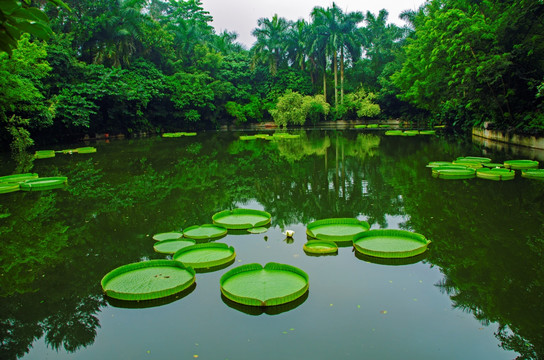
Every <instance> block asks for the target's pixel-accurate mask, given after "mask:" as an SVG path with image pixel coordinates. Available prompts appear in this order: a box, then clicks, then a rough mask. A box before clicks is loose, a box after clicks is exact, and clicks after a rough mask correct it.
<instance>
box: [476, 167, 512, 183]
mask: <svg viewBox="0 0 544 360" xmlns="http://www.w3.org/2000/svg"><path fill="white" fill-rule="evenodd" d="M515 176H516V172H515V171H513V170H510V169H501V168H493V169H489V168H481V169H478V170H476V177H478V178H480V179H488V180H497V181H499V180H513V179H514V177H515Z"/></svg>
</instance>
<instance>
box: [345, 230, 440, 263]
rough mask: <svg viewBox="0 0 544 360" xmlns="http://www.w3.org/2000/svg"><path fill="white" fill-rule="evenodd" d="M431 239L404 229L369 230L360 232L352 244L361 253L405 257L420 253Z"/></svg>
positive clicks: (425, 248)
mask: <svg viewBox="0 0 544 360" xmlns="http://www.w3.org/2000/svg"><path fill="white" fill-rule="evenodd" d="M430 242H431V241H430V240H427V239H426V238H425V236H423V235H421V234H418V233H414V232H411V231H406V230H386V229H379V230H370V231H367V232H364V233H362V234H360V235H359V236H358V237H357V238H356V239H355V240H354V241H353V246H354V247H355V249H356V250H357V251H359V252H360V253H362V254H365V255H369V256H375V257H380V258H406V257H410V256H415V255H419V254H422V253H423V252H425V250H427V246H428V245H429V243H430Z"/></svg>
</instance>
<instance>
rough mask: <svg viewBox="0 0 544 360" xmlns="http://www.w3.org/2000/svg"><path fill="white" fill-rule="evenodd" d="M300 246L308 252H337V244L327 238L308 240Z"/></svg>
mask: <svg viewBox="0 0 544 360" xmlns="http://www.w3.org/2000/svg"><path fill="white" fill-rule="evenodd" d="M302 248H303V249H304V251H305V252H307V253H310V254H336V253H337V252H338V245H336V243H335V242H334V241H329V240H309V241H308V242H307V243H306V244H304V245H303V247H302Z"/></svg>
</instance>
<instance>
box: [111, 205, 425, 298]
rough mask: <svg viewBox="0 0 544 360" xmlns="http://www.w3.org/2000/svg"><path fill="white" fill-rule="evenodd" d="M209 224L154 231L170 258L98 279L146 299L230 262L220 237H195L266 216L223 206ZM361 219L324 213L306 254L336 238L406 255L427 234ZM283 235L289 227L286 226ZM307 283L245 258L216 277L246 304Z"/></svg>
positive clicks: (259, 228)
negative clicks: (245, 261) (372, 225)
mask: <svg viewBox="0 0 544 360" xmlns="http://www.w3.org/2000/svg"><path fill="white" fill-rule="evenodd" d="M212 220H213V224H204V225H197V226H191V227H189V228H186V229H185V230H184V231H181V230H180V231H174V232H167V233H160V234H155V235H154V236H153V239H154V240H155V241H157V242H156V243H155V245H154V250H155V251H156V252H158V253H161V254H168V255H169V256H171V257H172V259H171V260H168V259H164V260H149V261H144V262H139V263H133V264H128V265H124V266H121V267H118V268H116V269H114V270H112V271H110V272H109V273H108V274H106V275H105V276H104V277H103V279H102V281H101V285H102V289H103V290H104V293H105V294H106V295H107V296H109V297H112V298H115V299H120V300H138V301H139V300H152V299H157V298H161V297H166V296H170V295H173V294H176V293H178V292H180V291H183V290H185V289H188V288H189V287H191V286H192V285H193V284H194V283H195V278H196V273H197V272H204V271H214V270H218V269H223V268H225V267H227V266H229V265H231V264H232V263H233V262H234V260H235V258H236V252H235V250H234V248H233V247H232V246H228V245H227V244H224V243H214V242H213V243H212V242H206V243H198V242H200V241H207V240H210V239H214V240H217V239H219V238H221V237H223V236H225V235H226V234H227V232H228V231H231V232H233V233H236V232H237V231H248V232H252V233H261V232H264V231H266V230H267V226H268V225H269V223H270V221H271V215H270V214H269V213H268V212H265V211H260V210H252V209H234V210H225V211H221V212H219V213H216V214H215V215H213V216H212ZM369 228H370V225H369V224H368V223H367V222H366V221H359V220H357V219H346V218H340V219H324V220H317V221H314V222H312V223H311V224H309V225H308V227H307V231H306V233H307V235H308V238H309V240H308V241H307V242H306V243H305V244H304V246H303V249H304V251H305V252H307V253H310V254H318V255H322V254H330V253H333V252H337V251H338V244H346V243H348V244H353V246H354V248H355V249H356V250H357V251H358V252H360V253H362V254H365V255H368V256H373V257H377V258H406V257H413V256H416V255H419V254H422V253H423V252H425V250H426V249H427V245H428V244H429V243H430V241H429V240H427V239H425V237H424V236H423V235H420V234H416V233H412V232H409V231H404V230H369ZM286 235H287V236H292V235H293V232H292V231H290V230H288V231H286ZM308 288H309V278H308V275H307V274H306V273H305V272H304V271H303V270H301V269H298V268H296V267H294V266H291V265H287V264H279V263H274V262H271V263H268V264H266V265H265V266H264V267H263V266H262V265H261V264H255V263H254V264H247V265H242V266H239V267H236V268H233V269H231V270H230V271H228V272H226V273H225V274H224V275H223V276H222V277H221V279H220V289H221V293H222V294H223V296H224V297H225V298H227V299H229V300H230V301H233V302H236V303H240V304H243V305H250V306H275V305H280V304H285V303H288V302H291V301H294V300H296V299H299V298H300V297H302V296H303V295H304V294H305V293H306V292H307V291H308Z"/></svg>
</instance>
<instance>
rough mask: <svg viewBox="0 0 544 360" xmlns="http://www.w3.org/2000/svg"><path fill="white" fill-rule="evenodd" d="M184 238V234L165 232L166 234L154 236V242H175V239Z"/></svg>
mask: <svg viewBox="0 0 544 360" xmlns="http://www.w3.org/2000/svg"><path fill="white" fill-rule="evenodd" d="M182 236H183V233H181V232H165V233H160V234H155V235H153V240H155V241H163V240H175V239H179V238H181V237H182Z"/></svg>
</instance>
